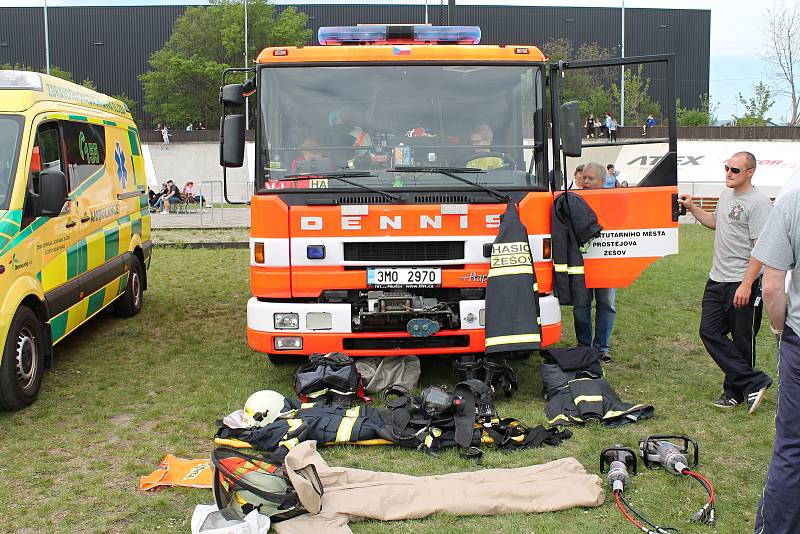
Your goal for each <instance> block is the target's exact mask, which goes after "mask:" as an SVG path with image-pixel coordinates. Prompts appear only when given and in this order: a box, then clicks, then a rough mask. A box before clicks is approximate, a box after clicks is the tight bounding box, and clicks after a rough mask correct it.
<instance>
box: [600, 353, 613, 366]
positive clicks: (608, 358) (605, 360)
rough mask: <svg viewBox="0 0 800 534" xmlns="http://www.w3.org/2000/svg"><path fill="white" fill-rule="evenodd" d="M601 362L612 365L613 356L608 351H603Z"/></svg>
mask: <svg viewBox="0 0 800 534" xmlns="http://www.w3.org/2000/svg"><path fill="white" fill-rule="evenodd" d="M600 361H601V362H603V363H611V354H609V352H608V351H603V352H601V353H600Z"/></svg>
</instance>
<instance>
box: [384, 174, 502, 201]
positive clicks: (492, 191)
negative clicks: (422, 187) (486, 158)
mask: <svg viewBox="0 0 800 534" xmlns="http://www.w3.org/2000/svg"><path fill="white" fill-rule="evenodd" d="M386 172H387V173H393V172H427V173H437V174H443V175H445V176H449V177H450V178H453V179H454V180H458V181H459V182H463V183H465V184H468V185H471V186H473V187H477V188H478V189H482V190H483V191H486V192H487V193H489V194H490V195H492V196H493V197H494V198H496V199H497V200H500V201H502V202H508V201H509V199H510V197H509V196H508V195H505V194H503V193H501V192H500V191H497V190H495V189H492V188H491V187H489V186H486V185H483V184H479V183H477V182H472V181H470V180H467V179H466V178H462V177H460V176H458V175H457V174H454V173H457V172H460V173H465V174H482V173H484V172H486V171H484V170H483V169H473V168H472V167H427V166H426V167H423V166H414V165H399V166H397V167H395V168H394V169H387V171H386Z"/></svg>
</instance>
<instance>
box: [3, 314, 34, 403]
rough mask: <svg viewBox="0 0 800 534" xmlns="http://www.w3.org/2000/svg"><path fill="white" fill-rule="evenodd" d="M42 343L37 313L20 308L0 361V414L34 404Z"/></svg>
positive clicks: (10, 329)
mask: <svg viewBox="0 0 800 534" xmlns="http://www.w3.org/2000/svg"><path fill="white" fill-rule="evenodd" d="M44 340H45V336H44V331H43V330H42V323H41V322H40V321H39V318H38V317H37V316H36V313H34V311H33V310H32V309H30V308H28V307H27V306H20V307H19V309H18V310H17V313H15V314H14V318H13V319H12V320H11V327H10V328H9V329H8V335H7V336H6V344H5V347H3V359H2V360H0V410H4V411H5V410H7V411H15V410H20V409H22V408H24V407H26V406H29V405H30V404H32V403H33V401H35V400H36V397H37V395H38V394H39V389H41V387H42V376H43V375H44Z"/></svg>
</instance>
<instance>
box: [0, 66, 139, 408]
mask: <svg viewBox="0 0 800 534" xmlns="http://www.w3.org/2000/svg"><path fill="white" fill-rule="evenodd" d="M151 251H152V241H151V240H150V211H149V204H148V198H147V188H146V181H145V173H144V160H143V157H142V151H141V145H140V141H139V134H138V131H137V129H136V125H135V124H134V122H133V119H132V118H131V115H130V112H129V111H128V109H127V107H126V106H125V105H124V104H123V103H122V102H120V101H119V100H116V99H113V98H110V97H108V96H106V95H103V94H100V93H97V92H95V91H91V90H89V89H87V88H85V87H82V86H79V85H76V84H73V83H70V82H66V81H64V80H60V79H58V78H54V77H51V76H47V75H44V74H38V73H33V72H21V71H0V343H2V345H0V346H2V351H3V352H2V356H1V357H2V359H0V409H4V410H18V409H20V408H23V407H24V406H27V405H29V404H31V403H32V402H33V401H34V400H35V399H36V396H37V394H38V392H39V389H40V387H41V384H42V375H43V372H44V369H45V367H46V366H48V365H49V363H50V359H51V357H52V352H53V346H54V345H55V344H56V343H58V342H59V341H61V340H62V339H64V337H65V336H66V335H67V334H69V333H70V332H72V331H74V330H75V329H76V328H77V327H78V326H80V325H81V324H82V323H83V322H85V321H86V320H88V319H89V318H90V317H92V316H93V315H95V314H97V313H98V312H99V311H100V310H102V309H103V308H105V307H106V306H109V305H113V307H114V310H115V311H116V312H117V313H118V314H119V315H121V316H132V315H135V314H136V313H138V312H139V310H141V308H142V296H143V295H142V293H143V291H144V289H145V288H146V287H147V276H146V269H147V267H148V266H149V264H150V254H151Z"/></svg>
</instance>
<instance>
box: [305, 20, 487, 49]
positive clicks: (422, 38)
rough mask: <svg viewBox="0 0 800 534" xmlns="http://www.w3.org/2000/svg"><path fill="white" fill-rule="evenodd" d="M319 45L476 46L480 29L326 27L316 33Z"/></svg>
mask: <svg viewBox="0 0 800 534" xmlns="http://www.w3.org/2000/svg"><path fill="white" fill-rule="evenodd" d="M317 40H318V41H319V44H321V45H339V44H388V43H405V44H414V43H417V44H424V43H443V44H444V43H449V44H478V43H480V41H481V29H480V28H479V27H477V26H427V25H419V26H385V25H364V26H325V27H322V28H320V29H319V31H318V32H317Z"/></svg>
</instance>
